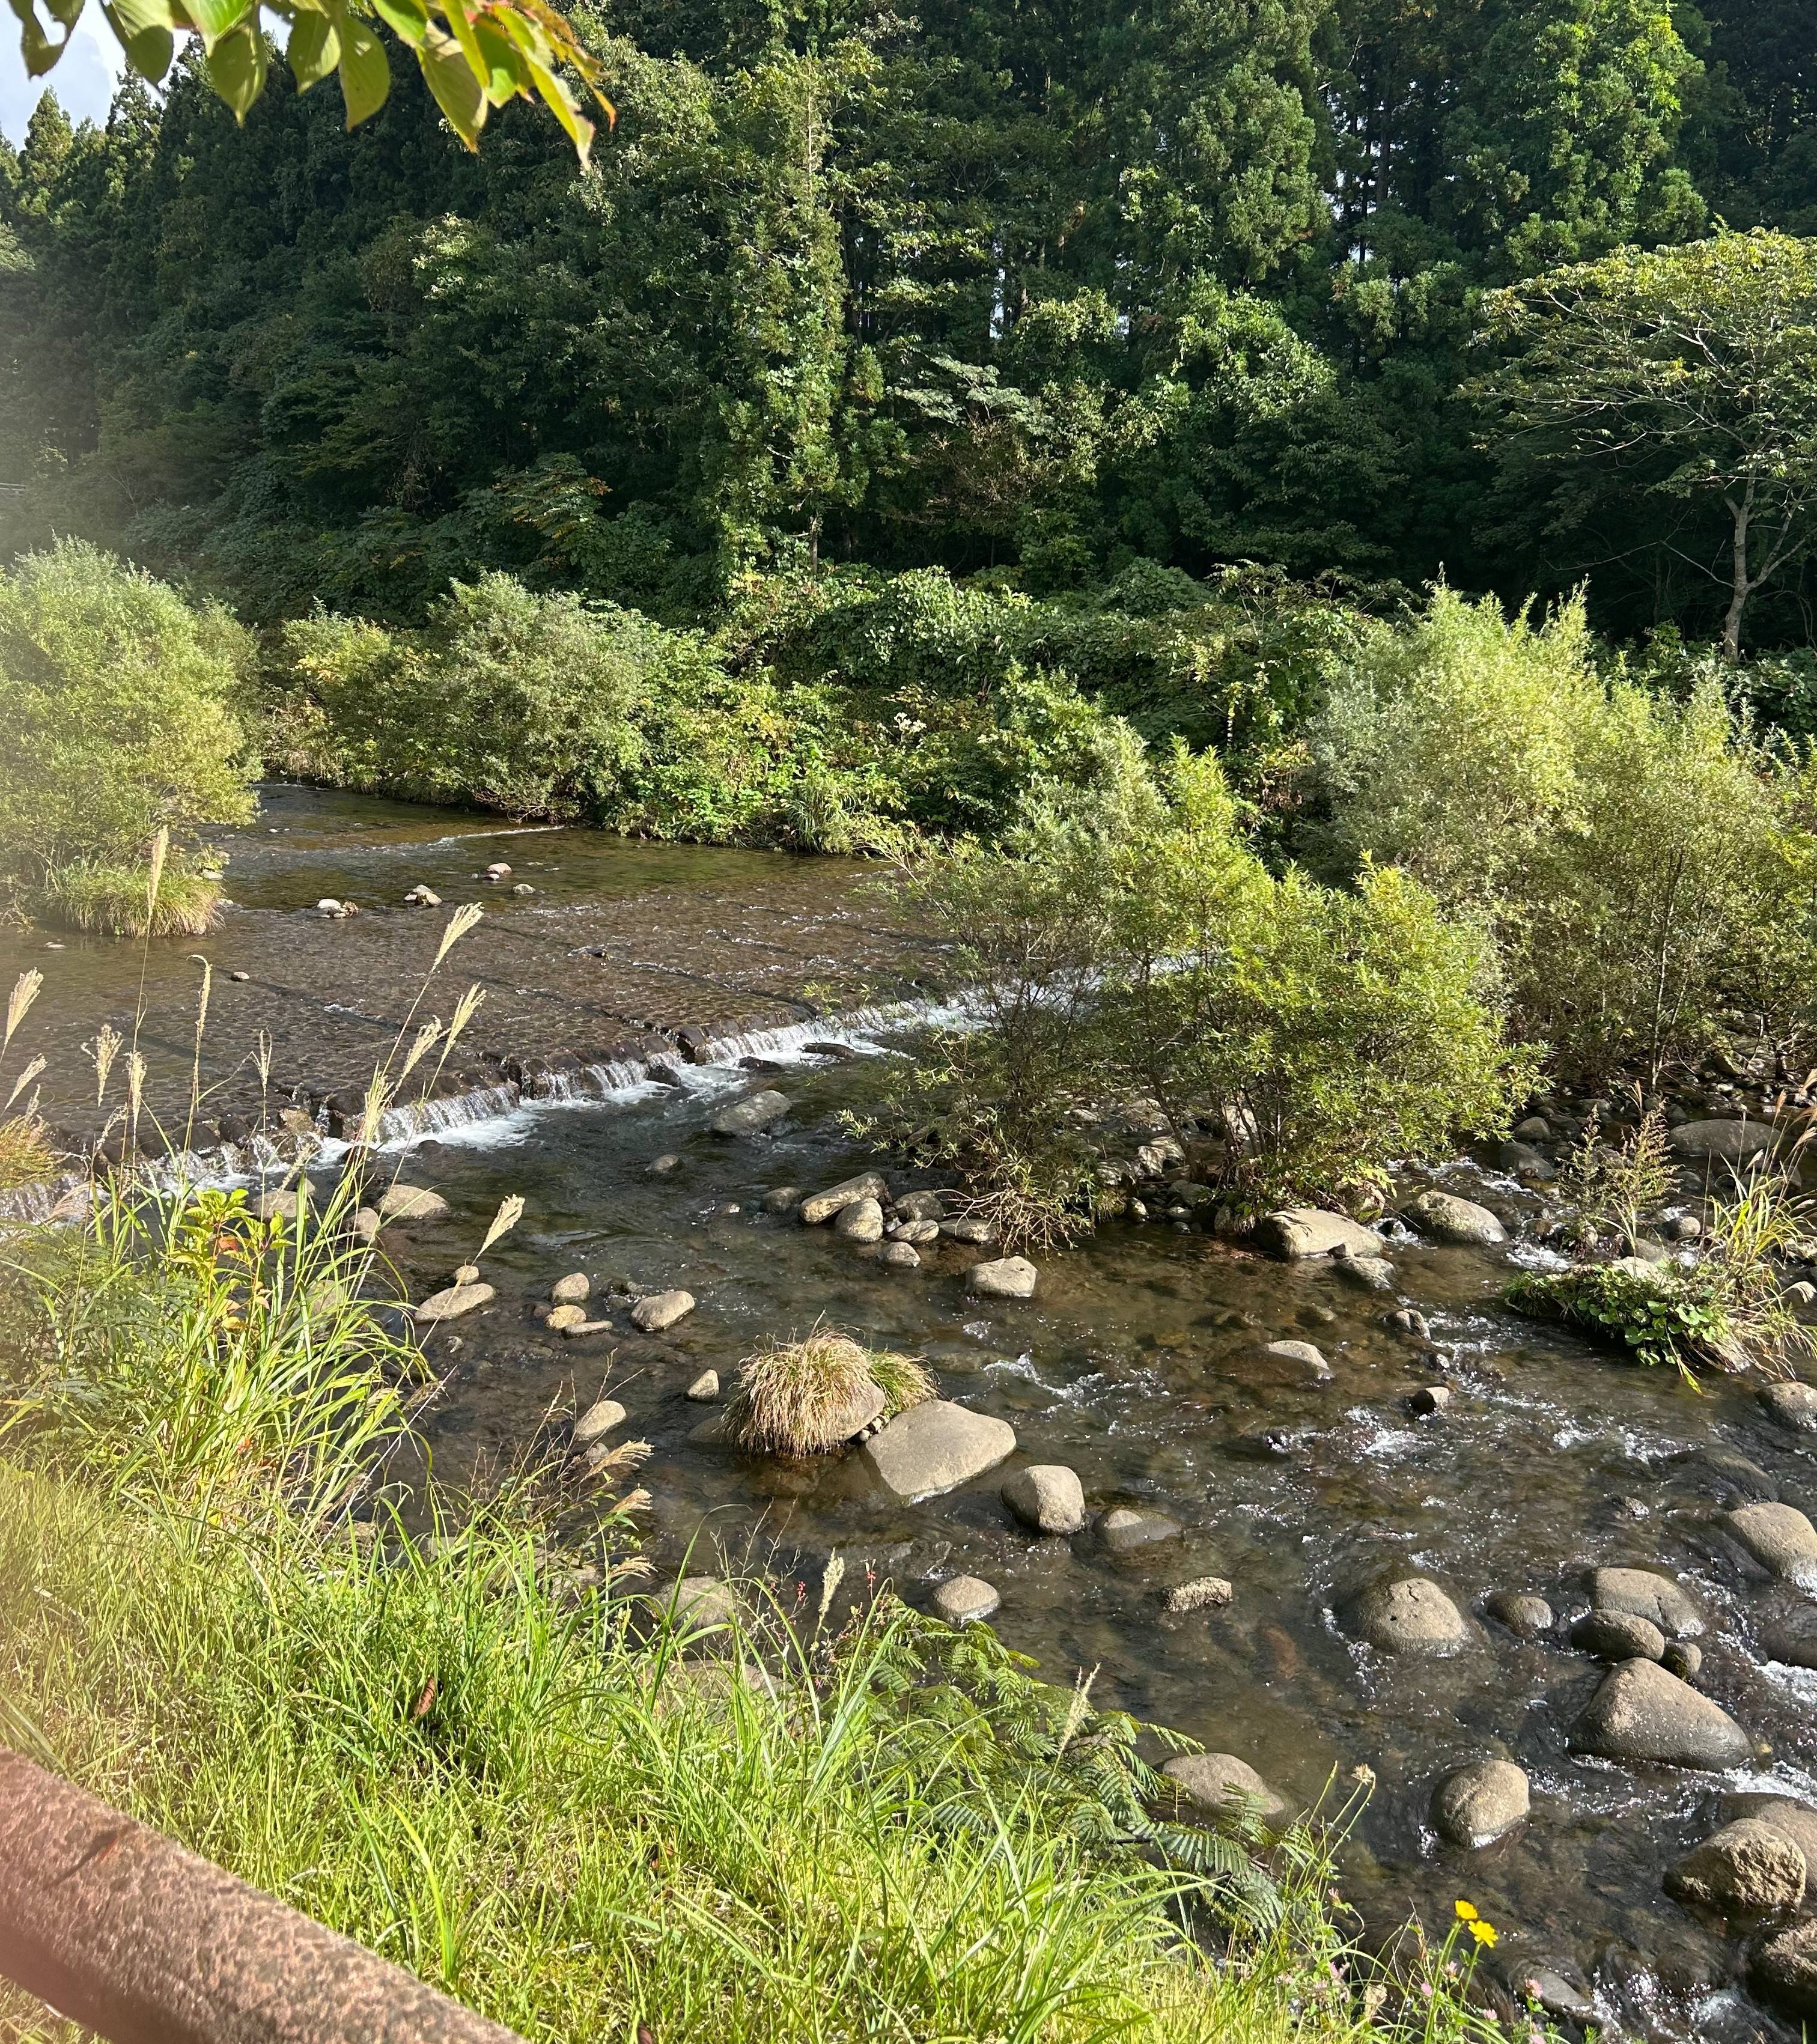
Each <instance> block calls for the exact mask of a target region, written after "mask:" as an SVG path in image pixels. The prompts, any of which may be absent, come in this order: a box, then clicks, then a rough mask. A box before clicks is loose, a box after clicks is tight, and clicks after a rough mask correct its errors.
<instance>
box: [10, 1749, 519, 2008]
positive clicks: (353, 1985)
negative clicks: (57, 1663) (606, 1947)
mask: <svg viewBox="0 0 1817 2044" xmlns="http://www.w3.org/2000/svg"><path fill="white" fill-rule="evenodd" d="M0 1973H4V1974H5V1975H6V1977H8V1978H9V1979H10V1980H12V1981H16V1982H17V1984H19V1985H20V1986H21V1987H22V1988H26V1989H27V1990H28V1991H29V1992H31V1993H33V1994H34V1995H36V1996H37V1997H38V1999H39V2000H40V2001H44V2002H48V2004H50V2006H51V2007H52V2008H54V2009H56V2011H58V2012H59V2013H60V2014H61V2015H66V2016H68V2017H69V2018H71V2019H72V2020H73V2021H75V2022H77V2023H82V2024H83V2025H84V2026H85V2027H86V2028H88V2029H90V2030H93V2031H98V2032H99V2033H100V2034H101V2035H102V2036H103V2037H106V2038H111V2039H112V2040H113V2044H522V2039H521V2038H519V2037H518V2036H517V2033H516V2032H515V2031H509V2030H505V2029H503V2028H501V2027H500V2026H499V2025H498V2024H497V2023H489V2022H487V2021H486V2019H485V2018H484V2017H483V2016H480V2015H474V2013H473V2011H472V2010H471V2009H467V2008H462V2007H461V2006H460V2004H459V2003H458V2002H453V2001H450V2000H448V1998H447V1997H446V1996H444V1995H440V1994H437V1993H436V1992H435V1990H434V1989H433V1988H429V1987H426V1986H425V1985H424V1984H423V1982H422V1981H420V1980H418V1979H417V1977H416V1976H415V1975H414V1974H413V1973H405V1970H404V1969H403V1968H402V1967H401V1966H395V1965H392V1964H391V1962H390V1960H388V1959H382V1958H379V1957H378V1954H376V1953H375V1952H370V1951H368V1950H367V1949H366V1947H365V1946H363V1945H357V1944H355V1942H353V1940H352V1939H351V1938H344V1937H342V1936H341V1935H340V1932H339V1931H331V1930H329V1929H328V1927H327V1926H326V1925H325V1924H321V1923H317V1922H316V1921H315V1920H314V1919H313V1918H312V1917H309V1916H305V1915H302V1914H301V1913H300V1912H299V1911H297V1910H294V1909H292V1908H290V1907H289V1905H288V1904H285V1903H282V1902H279V1901H277V1900H275V1899H274V1898H273V1897H272V1896H269V1895H264V1894H261V1893H260V1892H259V1890H258V1889H257V1888H250V1887H248V1885H247V1884H246V1883H245V1882H244V1881H239V1880H236V1879H235V1877H233V1876H232V1874H230V1873H223V1872H222V1871H221V1869H220V1868H219V1867H217V1866H214V1865H210V1864H209V1861H206V1860H205V1859H199V1858H197V1856H196V1855H195V1854H194V1853H192V1852H187V1851H186V1850H184V1849H183V1847H182V1846H179V1845H178V1844H177V1843H176V1842H175V1841H174V1840H173V1839H171V1838H166V1837H165V1836H164V1835H163V1833H162V1832H161V1831H153V1830H152V1828H151V1827H149V1826H148V1825H145V1824H141V1823H136V1821H135V1820H134V1819H133V1818H131V1817H126V1816H122V1815H121V1813H120V1812H118V1811H117V1810H113V1809H110V1808H109V1807H108V1806H107V1804H105V1803H103V1802H102V1801H101V1800H100V1799H99V1798H98V1797H97V1796H90V1795H88V1794H86V1792H84V1791H83V1790H82V1789H80V1788H75V1787H72V1786H71V1784H70V1783H68V1782H67V1781H62V1780H60V1778H59V1777H57V1776H56V1775H54V1774H48V1773H45V1771H44V1769H42V1768H41V1767H36V1766H34V1765H33V1763H32V1762H30V1761H29V1760H26V1759H25V1758H23V1757H22V1756H21V1755H20V1754H17V1753H13V1752H10V1751H8V1750H6V1749H5V1748H4V1747H0Z"/></svg>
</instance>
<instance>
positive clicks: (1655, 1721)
mask: <svg viewBox="0 0 1817 2044" xmlns="http://www.w3.org/2000/svg"><path fill="white" fill-rule="evenodd" d="M1570 1742H1571V1745H1572V1746H1573V1748H1575V1749H1576V1750H1577V1751H1578V1752H1580V1753H1593V1754H1598V1755H1599V1756H1600V1758H1603V1759H1604V1760H1622V1761H1627V1762H1646V1761H1651V1762H1657V1763H1658V1765H1661V1766H1665V1767H1708V1768H1715V1769H1724V1768H1730V1767H1738V1766H1740V1765H1741V1764H1742V1762H1743V1761H1744V1760H1747V1759H1749V1758H1751V1757H1752V1754H1753V1752H1754V1747H1753V1746H1752V1744H1751V1742H1750V1740H1749V1738H1748V1735H1747V1734H1746V1732H1745V1731H1742V1728H1741V1727H1740V1726H1739V1725H1738V1724H1737V1723H1735V1721H1734V1719H1733V1718H1732V1717H1731V1716H1730V1715H1729V1714H1728V1712H1727V1711H1725V1710H1724V1709H1723V1707H1722V1705H1721V1704H1715V1703H1712V1702H1711V1700H1710V1699H1709V1698H1708V1696H1700V1695H1699V1694H1698V1693H1697V1692H1696V1690H1695V1689H1692V1687H1691V1685H1689V1683H1688V1682H1681V1681H1680V1680H1679V1679H1678V1677H1677V1676H1676V1675H1669V1674H1668V1673H1666V1671H1665V1669H1663V1668H1661V1666H1659V1664H1658V1662H1654V1661H1624V1662H1623V1663H1622V1665H1621V1666H1619V1668H1617V1669H1613V1670H1612V1671H1611V1673H1609V1674H1608V1676H1607V1677H1605V1678H1604V1681H1603V1685H1602V1687H1601V1688H1600V1689H1598V1690H1597V1692H1596V1694H1595V1696H1592V1698H1591V1699H1590V1701H1589V1704H1588V1707H1587V1708H1585V1712H1584V1713H1583V1715H1582V1716H1581V1717H1580V1718H1579V1719H1578V1720H1577V1723H1576V1724H1575V1725H1574V1726H1573V1727H1572V1731H1571V1740H1570Z"/></svg>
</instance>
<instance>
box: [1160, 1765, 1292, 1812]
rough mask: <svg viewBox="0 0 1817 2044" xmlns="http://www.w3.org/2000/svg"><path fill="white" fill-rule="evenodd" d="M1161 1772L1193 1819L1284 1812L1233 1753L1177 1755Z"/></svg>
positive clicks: (1276, 1798) (1283, 1805)
mask: <svg viewBox="0 0 1817 2044" xmlns="http://www.w3.org/2000/svg"><path fill="white" fill-rule="evenodd" d="M1161 1772H1162V1773H1163V1774H1164V1775H1166V1777H1167V1779H1168V1780H1169V1781H1171V1782H1172V1783H1173V1784H1174V1787H1175V1788H1176V1789H1177V1791H1178V1792H1179V1795H1180V1798H1181V1801H1182V1802H1184V1803H1185V1804H1186V1805H1187V1807H1188V1808H1189V1811H1190V1812H1191V1813H1192V1814H1193V1815H1194V1816H1197V1817H1210V1818H1218V1817H1231V1816H1235V1815H1238V1814H1239V1812H1243V1813H1246V1814H1247V1815H1252V1816H1256V1817H1260V1818H1263V1819H1267V1818H1269V1817H1278V1816H1280V1815H1281V1814H1282V1812H1285V1809H1286V1808H1287V1805H1286V1803H1285V1801H1284V1800H1282V1798H1281V1797H1280V1796H1277V1794H1276V1793H1275V1792H1274V1791H1273V1789H1272V1788H1270V1787H1269V1785H1268V1784H1267V1783H1266V1781H1263V1780H1262V1777H1261V1776H1260V1775H1259V1774H1258V1773H1256V1771H1255V1769H1254V1768H1253V1767H1251V1766H1250V1764H1249V1762H1247V1760H1239V1759H1238V1758H1237V1757H1236V1755H1235V1754H1234V1753H1177V1754H1174V1758H1172V1759H1171V1760H1170V1761H1168V1762H1166V1763H1165V1764H1164V1765H1163V1766H1162V1769H1161Z"/></svg>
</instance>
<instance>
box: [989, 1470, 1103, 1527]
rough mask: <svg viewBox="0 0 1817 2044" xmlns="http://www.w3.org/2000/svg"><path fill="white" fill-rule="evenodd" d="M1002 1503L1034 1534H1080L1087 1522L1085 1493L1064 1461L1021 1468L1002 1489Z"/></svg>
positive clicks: (1073, 1472) (1076, 1475) (1075, 1474)
mask: <svg viewBox="0 0 1817 2044" xmlns="http://www.w3.org/2000/svg"><path fill="white" fill-rule="evenodd" d="M1002 1496H1003V1501H1004V1503H1005V1504H1007V1505H1008V1507H1009V1508H1010V1510H1011V1511H1012V1512H1014V1513H1015V1514H1016V1517H1017V1518H1018V1519H1020V1520H1021V1521H1022V1523H1023V1524H1024V1526H1026V1527H1028V1528H1029V1529H1030V1531H1032V1532H1035V1533H1077V1532H1078V1531H1080V1530H1081V1527H1083V1526H1084V1525H1085V1489H1084V1487H1083V1486H1082V1485H1081V1483H1080V1481H1079V1479H1078V1473H1077V1472H1076V1471H1075V1470H1070V1469H1068V1468H1067V1467H1066V1465H1065V1464H1064V1463H1063V1462H1035V1463H1033V1464H1031V1466H1029V1467H1028V1468H1027V1469H1019V1470H1017V1471H1016V1473H1015V1474H1014V1475H1013V1476H1012V1477H1010V1478H1009V1480H1008V1482H1006V1483H1005V1485H1004V1486H1003V1491H1002Z"/></svg>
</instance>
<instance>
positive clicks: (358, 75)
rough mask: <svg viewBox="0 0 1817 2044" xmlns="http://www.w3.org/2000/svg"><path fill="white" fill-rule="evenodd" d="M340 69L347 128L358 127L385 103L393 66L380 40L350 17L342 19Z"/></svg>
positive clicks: (360, 22)
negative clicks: (345, 103) (388, 61)
mask: <svg viewBox="0 0 1817 2044" xmlns="http://www.w3.org/2000/svg"><path fill="white" fill-rule="evenodd" d="M390 90H391V67H390V64H389V63H387V62H386V58H385V52H384V49H383V48H382V45H381V44H380V43H379V40H378V37H376V36H375V35H374V34H373V33H372V31H371V29H369V28H367V25H366V24H365V23H364V22H363V21H359V20H356V19H355V17H354V16H352V15H351V14H347V15H344V16H343V17H342V18H341V25H340V96H341V98H343V99H344V100H345V101H346V102H347V125H348V127H349V128H357V127H358V126H359V124H360V122H361V121H367V120H370V119H371V117H372V116H373V115H374V114H375V113H377V112H378V109H379V108H380V107H382V106H383V105H384V104H385V102H386V98H387V96H388V95H389V94H390Z"/></svg>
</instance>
